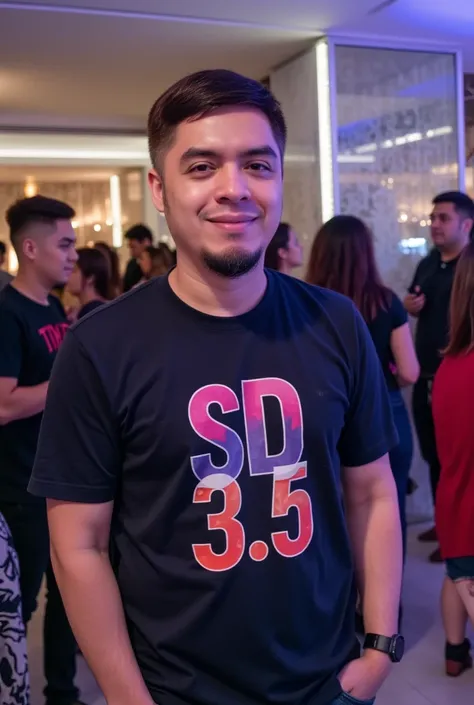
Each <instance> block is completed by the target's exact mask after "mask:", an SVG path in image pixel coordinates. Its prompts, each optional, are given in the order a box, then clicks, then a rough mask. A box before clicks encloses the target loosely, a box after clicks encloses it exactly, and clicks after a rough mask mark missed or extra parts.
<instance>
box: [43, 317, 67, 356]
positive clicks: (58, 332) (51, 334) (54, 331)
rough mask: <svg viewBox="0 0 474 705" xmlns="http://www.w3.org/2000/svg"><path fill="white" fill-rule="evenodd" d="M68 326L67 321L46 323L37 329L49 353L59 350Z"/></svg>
mask: <svg viewBox="0 0 474 705" xmlns="http://www.w3.org/2000/svg"><path fill="white" fill-rule="evenodd" d="M68 328H69V324H68V323H48V325H46V326H43V327H42V328H40V329H39V330H38V333H39V335H40V336H41V337H42V338H43V340H44V342H45V343H46V347H47V348H48V352H49V353H54V352H57V351H58V350H59V347H60V345H61V343H62V342H63V340H64V336H65V335H66V331H67V329H68Z"/></svg>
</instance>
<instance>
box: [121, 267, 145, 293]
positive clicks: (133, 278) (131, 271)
mask: <svg viewBox="0 0 474 705" xmlns="http://www.w3.org/2000/svg"><path fill="white" fill-rule="evenodd" d="M142 279H143V272H142V270H141V267H140V265H139V264H138V262H137V260H136V259H131V260H129V261H128V264H127V268H126V270H125V274H124V275H123V290H124V292H127V291H130V289H133V287H134V286H135V285H136V284H138V283H139V282H141V280H142Z"/></svg>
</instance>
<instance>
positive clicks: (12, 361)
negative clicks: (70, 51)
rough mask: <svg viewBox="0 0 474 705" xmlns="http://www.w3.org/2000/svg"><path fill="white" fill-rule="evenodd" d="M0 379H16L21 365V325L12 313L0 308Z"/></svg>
mask: <svg viewBox="0 0 474 705" xmlns="http://www.w3.org/2000/svg"><path fill="white" fill-rule="evenodd" d="M0 330H1V331H2V332H1V334H0V377H11V378H13V379H18V377H19V376H20V370H21V364H22V355H23V347H22V343H21V341H22V334H21V325H20V322H19V320H18V318H17V317H16V316H15V314H14V313H13V311H10V310H9V309H7V308H4V307H2V306H0Z"/></svg>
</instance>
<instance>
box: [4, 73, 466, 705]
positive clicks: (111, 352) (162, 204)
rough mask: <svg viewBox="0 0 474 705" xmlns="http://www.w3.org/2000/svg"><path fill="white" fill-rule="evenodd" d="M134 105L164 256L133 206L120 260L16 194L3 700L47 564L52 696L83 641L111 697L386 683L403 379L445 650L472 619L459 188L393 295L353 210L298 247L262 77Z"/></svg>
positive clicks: (280, 121)
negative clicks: (426, 496)
mask: <svg viewBox="0 0 474 705" xmlns="http://www.w3.org/2000/svg"><path fill="white" fill-rule="evenodd" d="M148 131H149V144H150V157H151V161H152V165H153V168H152V170H151V171H150V177H149V182H150V189H151V193H152V198H153V201H154V203H155V206H156V208H157V210H159V211H160V212H161V213H163V214H164V215H165V216H166V219H167V223H168V226H169V229H170V232H171V234H172V236H173V240H174V242H175V243H176V247H177V255H176V256H175V255H174V253H172V252H171V251H170V250H169V248H167V247H166V246H165V245H164V244H159V245H158V246H154V245H153V238H152V234H151V232H150V231H149V230H148V228H146V226H144V225H136V226H134V227H133V228H131V229H130V230H129V231H128V232H127V234H126V238H127V241H128V244H129V248H130V253H131V259H130V261H129V263H128V265H127V267H126V270H125V273H124V276H123V278H121V277H120V268H119V262H118V257H117V254H116V253H115V252H114V250H113V249H112V248H110V247H109V246H108V245H107V244H106V243H96V245H95V246H94V247H93V248H79V249H77V248H76V236H75V231H74V229H73V228H72V224H71V220H72V218H73V217H74V215H75V214H74V211H73V209H72V208H71V207H70V206H69V205H68V204H64V203H61V202H59V201H55V200H53V199H50V198H47V197H44V196H35V197H33V198H28V199H23V200H21V201H18V202H16V203H15V204H13V205H12V206H11V208H10V209H9V211H8V213H7V222H8V225H9V229H10V237H11V243H12V246H13V247H14V249H15V252H16V255H17V258H18V272H17V274H16V276H15V278H14V279H13V280H9V281H6V282H5V284H4V286H3V289H2V291H1V292H0V327H1V329H2V341H1V347H0V456H1V466H0V682H1V685H2V698H3V700H4V702H5V703H8V705H11V704H16V705H27V703H28V667H27V657H26V646H25V634H26V628H27V626H28V623H29V621H30V619H31V617H32V615H33V613H34V611H35V608H36V603H37V599H38V594H39V591H40V587H41V584H42V581H43V578H44V577H45V576H46V585H47V595H46V608H45V618H44V673H45V680H46V689H45V697H46V702H47V705H77V703H79V702H80V701H79V697H80V694H79V692H78V690H77V688H76V686H75V684H74V678H75V660H76V655H77V651H78V648H79V649H80V651H81V652H82V654H83V655H84V657H85V658H86V660H87V661H88V663H89V665H90V667H91V669H92V671H93V672H94V674H95V676H96V679H97V681H98V683H99V685H100V687H101V689H102V692H103V693H104V696H105V698H106V701H107V702H108V703H109V705H121V704H122V703H130V702H133V703H134V705H152V704H153V703H159V705H189V704H190V703H193V705H235V703H239V704H241V705H259V704H261V703H268V705H272V704H275V705H277V703H279V704H282V705H283V703H292V705H304V704H305V703H310V702H311V703H312V705H348V704H349V703H352V704H353V705H354V704H355V705H370V704H372V703H374V702H375V698H376V695H377V692H378V690H379V688H380V686H381V684H382V683H383V682H384V680H385V679H386V677H387V676H388V674H389V672H390V670H391V668H392V667H393V665H394V664H396V663H398V662H399V661H400V660H401V659H402V657H403V652H404V640H403V637H402V635H401V632H402V605H401V599H400V595H401V583H402V575H403V563H404V558H405V553H406V513H405V504H406V495H407V491H408V486H409V473H410V467H411V462H412V456H413V436H412V431H411V425H410V421H409V416H408V412H407V409H406V406H405V402H404V398H403V396H402V393H401V389H402V388H403V387H405V386H408V385H414V393H413V412H414V418H415V425H416V431H417V435H418V439H419V442H420V447H421V451H422V454H423V457H424V458H425V460H426V461H427V463H428V465H429V468H430V474H431V481H432V489H433V497H434V500H435V503H436V527H435V528H433V529H432V530H430V532H428V534H426V533H425V534H424V535H422V536H421V537H420V539H421V540H434V541H439V549H437V552H435V554H434V555H433V556H432V560H434V561H439V560H442V561H444V562H445V563H446V573H447V574H446V579H445V583H444V587H443V619H444V625H445V630H446V645H445V658H446V671H447V673H448V674H449V675H452V676H458V675H460V674H461V673H462V672H463V671H464V670H465V669H466V668H469V667H470V666H471V665H472V660H471V656H470V644H469V642H468V640H467V639H466V623H467V619H468V616H470V617H471V619H473V621H474V543H473V541H472V537H474V526H473V522H474V511H473V509H474V507H473V497H474V474H473V473H471V472H470V470H471V462H472V460H471V459H472V458H474V446H473V443H474V441H473V440H471V436H472V434H471V433H470V429H469V419H470V404H471V399H472V398H474V396H473V394H471V387H474V375H473V378H471V377H470V372H471V368H473V369H472V371H473V373H474V244H472V243H471V240H470V234H471V230H472V228H473V225H474V203H473V202H472V200H471V199H470V198H469V197H468V196H467V195H465V194H462V193H459V192H449V193H443V194H440V195H439V196H437V197H436V198H435V199H434V200H433V211H432V216H431V231H432V238H433V245H434V247H433V250H432V251H431V252H430V254H429V255H428V256H427V257H426V258H425V259H424V260H423V261H422V262H421V263H420V265H419V266H418V268H417V271H416V273H415V276H414V279H413V282H412V284H411V286H410V288H409V291H408V292H407V294H406V297H405V299H404V301H401V300H400V299H399V298H398V296H397V295H396V294H395V292H393V291H392V290H391V289H389V288H388V287H387V286H385V284H384V282H383V281H382V279H381V277H380V274H379V272H378V269H377V265H376V258H375V252H374V244H373V238H372V234H371V232H370V230H369V229H368V227H367V226H366V224H365V223H363V222H362V221H361V220H360V219H358V218H356V217H354V216H351V215H338V216H336V217H334V218H332V219H331V220H330V221H329V222H327V223H325V224H324V225H323V226H322V228H321V229H320V231H319V232H318V233H316V234H315V237H314V240H313V242H312V246H311V251H310V253H309V260H308V265H307V268H306V273H305V276H304V278H303V279H300V278H297V277H293V276H291V274H292V272H293V273H294V270H295V269H296V268H300V267H302V265H303V250H302V247H301V245H300V243H299V241H298V237H297V233H296V232H295V231H294V229H293V228H292V227H291V226H290V225H289V224H287V223H282V222H280V218H281V212H282V193H283V169H282V165H283V157H284V150H285V142H286V127H285V120H284V116H283V114H282V112H281V109H280V106H279V105H278V103H277V102H276V100H275V99H274V97H273V96H272V94H271V93H270V92H269V91H268V90H267V89H266V88H265V87H264V86H262V85H261V84H259V83H258V82H255V81H252V80H250V79H247V78H245V77H243V76H240V75H238V74H234V73H232V72H229V71H220V70H219V71H203V72H200V73H199V74H194V75H193V76H189V77H186V78H184V79H182V80H181V81H179V82H178V83H177V84H175V85H173V86H172V87H171V88H170V89H168V91H166V93H164V94H163V95H162V96H160V98H159V99H158V100H157V101H156V103H155V104H154V106H153V107H152V109H151V111H150V115H149V122H148ZM451 289H452V290H453V291H452V296H451ZM53 292H55V293H53ZM123 294H125V295H123ZM151 314H153V318H154V320H155V321H156V322H157V324H156V325H155V324H153V325H150V315H151ZM409 315H410V316H412V317H416V318H418V325H417V331H416V339H415V344H414V343H413V341H412V335H411V330H410V326H409V320H408V316H409ZM471 379H473V382H472V383H471ZM357 630H358V631H359V632H361V634H362V648H361V646H360V643H359V641H358V640H357V638H356V631H357ZM4 693H5V695H4ZM3 700H2V705H3Z"/></svg>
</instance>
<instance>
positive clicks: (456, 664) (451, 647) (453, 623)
mask: <svg viewBox="0 0 474 705" xmlns="http://www.w3.org/2000/svg"><path fill="white" fill-rule="evenodd" d="M448 571H449V568H448ZM441 614H442V617H443V626H444V632H445V635H446V645H445V661H446V673H447V674H448V676H454V677H456V676H459V675H461V673H462V672H463V671H465V670H466V669H467V668H470V667H471V666H472V660H471V657H470V654H469V650H470V644H469V641H468V640H467V639H466V624H467V617H468V615H467V611H466V608H465V606H464V604H463V601H462V599H461V598H460V595H459V592H458V590H457V588H456V585H455V583H454V582H453V581H452V580H451V578H450V577H448V576H446V577H445V579H444V583H443V589H442V591H441Z"/></svg>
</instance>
